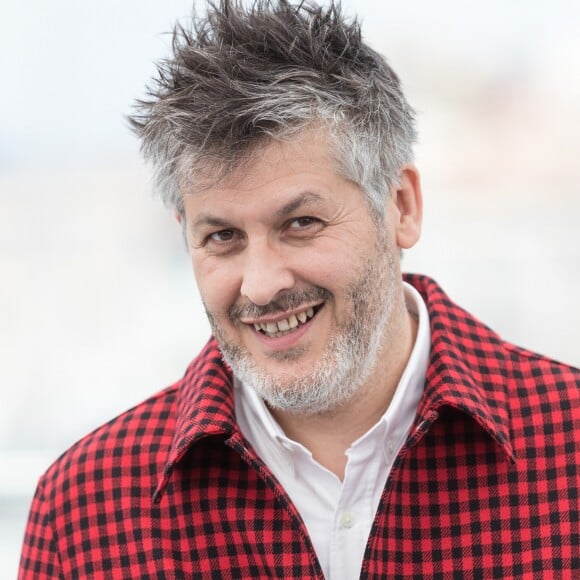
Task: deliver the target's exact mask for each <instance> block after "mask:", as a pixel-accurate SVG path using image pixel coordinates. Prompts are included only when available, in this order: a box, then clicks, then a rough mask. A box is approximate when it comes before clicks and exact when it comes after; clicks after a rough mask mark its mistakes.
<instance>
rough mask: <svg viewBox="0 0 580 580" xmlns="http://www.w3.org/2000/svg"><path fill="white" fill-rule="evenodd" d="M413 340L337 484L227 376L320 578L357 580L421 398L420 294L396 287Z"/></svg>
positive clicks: (426, 334) (423, 334)
mask: <svg viewBox="0 0 580 580" xmlns="http://www.w3.org/2000/svg"><path fill="white" fill-rule="evenodd" d="M404 290H405V300H406V305H407V309H408V310H409V312H411V313H412V314H414V315H415V316H417V318H418V330H417V338H416V340H415V344H414V346H413V350H412V352H411V356H410V357H409V360H408V362H407V366H406V367H405V370H404V372H403V374H402V376H401V379H400V381H399V384H398V385H397V389H396V391H395V394H394V396H393V399H392V401H391V404H390V405H389V408H388V409H387V410H386V412H385V414H384V415H383V416H382V417H381V418H380V419H379V421H378V422H377V423H376V424H375V425H374V426H373V427H372V428H371V429H370V430H369V431H367V432H366V433H365V434H364V435H362V436H361V437H359V439H357V440H356V441H355V442H354V443H353V444H352V445H351V446H350V448H349V449H348V450H347V451H346V455H347V458H348V459H347V464H346V470H345V474H344V481H342V482H341V481H340V480H339V478H338V477H337V476H336V475H335V474H334V473H332V472H331V471H329V470H328V469H326V468H325V467H323V466H322V465H320V464H319V463H318V462H317V461H316V460H314V459H313V457H312V454H311V453H310V451H309V450H308V449H306V447H304V446H303V445H301V444H300V443H297V442H296V441H293V440H292V439H289V438H288V437H286V435H285V434H284V432H283V431H282V429H281V427H280V425H278V423H277V422H276V420H275V419H274V418H273V417H272V415H271V413H270V412H269V411H268V408H267V407H266V405H265V404H264V402H263V401H262V400H261V399H260V398H259V397H258V395H257V394H256V392H255V391H254V390H253V389H252V388H250V387H249V386H247V385H244V384H242V383H241V382H240V381H239V380H237V379H235V378H234V387H235V408H236V418H237V421H238V424H239V426H240V429H241V430H242V433H243V434H244V435H245V436H246V438H247V439H248V441H249V442H250V443H251V444H252V445H253V446H254V448H255V450H256V452H257V453H258V455H259V456H260V458H261V459H262V460H263V461H264V463H265V464H266V465H267V466H268V467H269V468H270V470H271V471H272V473H273V474H274V475H275V476H276V478H277V479H278V481H279V482H280V483H281V484H282V486H283V487H284V489H285V490H286V492H287V493H288V495H289V496H290V499H291V500H292V502H293V503H294V505H295V506H296V508H297V510H298V512H299V513H300V515H301V516H302V519H303V520H304V523H305V524H306V528H307V529H308V533H309V536H310V539H311V541H312V544H313V546H314V549H315V550H316V554H317V556H318V560H319V562H320V564H321V566H322V570H323V572H324V576H325V578H326V579H327V580H352V579H353V578H358V577H359V576H360V571H361V566H362V561H363V557H364V552H365V548H366V544H367V541H368V537H369V533H370V530H371V526H372V523H373V520H374V518H375V514H376V511H377V508H378V505H379V501H380V498H381V494H382V491H383V489H384V487H385V484H386V481H387V477H388V475H389V472H390V470H391V466H392V464H393V461H394V459H395V457H396V456H397V454H398V452H399V451H400V449H401V447H402V446H403V444H404V442H405V440H406V438H407V435H408V433H409V430H410V428H411V425H412V423H413V420H414V418H415V414H416V412H417V407H418V405H419V401H420V399H421V395H422V394H423V388H424V385H425V375H426V373H427V366H428V363H429V350H430V346H431V332H430V328H429V314H428V312H427V307H426V306H425V302H424V301H423V298H422V297H421V295H420V294H419V293H418V292H417V291H416V290H415V289H414V288H413V287H412V286H410V285H409V284H407V283H404Z"/></svg>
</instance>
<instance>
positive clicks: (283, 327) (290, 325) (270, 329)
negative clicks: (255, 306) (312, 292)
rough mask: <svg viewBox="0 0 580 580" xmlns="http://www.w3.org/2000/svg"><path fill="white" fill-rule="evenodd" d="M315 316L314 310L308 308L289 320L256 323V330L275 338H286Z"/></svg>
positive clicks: (293, 315)
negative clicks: (285, 336)
mask: <svg viewBox="0 0 580 580" xmlns="http://www.w3.org/2000/svg"><path fill="white" fill-rule="evenodd" d="M313 316H314V308H308V309H307V310H303V311H302V312H299V313H298V314H292V315H291V316H289V317H288V318H285V319H284V320H279V321H278V322H267V323H263V322H256V323H254V328H255V329H256V330H257V331H258V332H260V331H261V332H265V333H267V334H269V335H271V336H273V337H274V338H278V337H279V336H284V335H285V334H288V333H289V332H290V331H292V330H294V329H295V328H296V327H297V326H298V325H299V324H300V323H302V324H304V323H305V322H306V321H307V320H309V319H310V318H312V317H313Z"/></svg>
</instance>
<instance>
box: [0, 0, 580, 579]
mask: <svg viewBox="0 0 580 580" xmlns="http://www.w3.org/2000/svg"><path fill="white" fill-rule="evenodd" d="M343 6H344V8H345V11H346V12H348V13H350V14H355V13H357V14H358V15H359V16H360V18H361V19H362V21H363V26H364V28H363V29H364V32H365V35H366V37H367V40H368V41H369V42H370V43H371V44H372V45H373V46H374V47H375V48H376V49H378V50H379V51H380V52H382V53H383V54H385V55H386V56H387V58H388V60H389V61H390V63H391V64H392V65H393V67H394V68H395V70H397V71H398V72H399V74H400V76H401V78H402V80H403V83H404V86H405V89H406V92H407V94H408V97H409V100H410V101H411V103H412V104H413V105H414V106H415V108H416V109H417V112H418V127H419V133H420V142H419V145H418V147H417V164H418V166H419V168H420V169H421V170H422V175H423V191H424V195H425V226H424V232H423V236H422V239H421V242H420V243H419V245H418V246H417V247H416V248H415V249H413V250H411V251H409V252H408V253H407V254H406V256H405V258H404V267H405V269H406V270H407V271H418V272H423V273H427V274H429V275H431V276H433V277H435V278H436V279H437V280H438V281H439V282H440V283H441V284H442V285H443V287H444V289H445V290H446V291H447V292H448V293H449V294H450V295H451V297H452V298H453V299H454V300H456V301H457V302H459V303H460V304H461V305H462V306H464V307H465V308H467V309H468V310H470V311H471V312H472V313H473V314H475V315H476V316H478V317H479V318H480V319H482V320H483V321H485V322H486V323H487V324H488V325H490V326H492V327H493V328H494V329H495V330H497V331H498V332H500V334H502V335H503V336H504V338H506V339H508V340H510V341H512V342H515V343H518V344H521V345H524V346H526V347H528V348H530V349H533V350H538V351H541V352H543V353H545V354H548V355H550V356H552V357H554V358H556V359H559V360H562V361H564V362H567V363H571V364H575V365H579V364H580V312H579V309H578V306H577V296H578V289H577V288H578V286H579V284H580V264H579V258H580V227H579V223H578V216H579V209H580V196H579V195H578V193H579V185H578V184H579V182H580V163H579V162H578V156H579V151H580V148H579V137H578V132H579V121H580V73H579V71H580V3H578V2H576V1H575V0H549V1H548V0H527V1H524V0H486V2H477V3H475V2H474V3H471V2H465V1H464V0H439V1H438V2H430V1H428V0H415V1H413V2H405V3H402V2H398V3H395V2H386V1H384V0H380V1H379V0H374V1H373V0H344V1H343ZM190 8H191V2H190V1H189V0H188V1H186V0H164V1H163V2H161V1H159V0H157V1H153V0H139V1H137V0H121V1H119V0H101V2H98V3H89V2H76V1H74V0H54V1H53V2H49V3H47V2H41V1H40V0H27V1H25V2H18V3H17V2H10V3H8V2H7V3H4V4H3V5H2V8H0V71H1V80H0V83H1V84H0V87H1V91H0V260H1V265H2V266H1V267H2V269H1V282H0V577H2V578H11V577H14V576H15V575H16V569H17V563H18V555H19V550H20V543H21V539H22V533H23V529H24V525H25V520H26V515H27V510H28V506H29V502H30V499H31V496H32V493H33V491H34V487H35V484H36V480H37V478H38V477H39V475H40V474H41V473H42V471H44V469H46V467H47V466H48V465H49V463H50V462H51V461H53V460H54V459H55V458H56V457H57V455H58V454H59V453H60V452H62V451H63V450H64V449H65V448H66V447H68V446H69V445H70V444H72V443H73V442H74V441H75V440H77V439H78V438H79V437H81V436H82V435H83V434H85V433H86V432H88V431H89V430H91V429H93V428H95V427H97V426H98V425H99V424H101V423H102V422H104V421H105V420H107V419H109V418H110V417H112V416H114V415H116V414H118V413H120V412H122V411H123V410H125V409H126V408H128V407H130V406H132V405H134V404H136V403H138V402H139V401H140V400H142V399H143V398H145V397H147V396H148V395H150V394H152V393H154V392H156V391H158V390H160V389H161V388H163V387H164V386H166V385H168V384H170V383H171V382H173V381H174V380H176V379H178V378H179V377H180V376H181V374H182V373H183V371H184V369H185V367H186V366H187V364H188V362H189V361H190V359H191V358H193V356H194V355H195V354H196V352H197V350H198V349H199V348H200V347H201V346H202V345H203V343H204V342H205V341H206V339H207V337H208V335H209V332H208V325H207V323H206V321H205V317H204V314H203V311H202V309H201V307H200V302H199V297H198V295H197V291H196V289H195V285H194V282H193V277H192V274H191V272H190V266H189V262H188V257H187V254H186V252H185V249H184V245H183V242H182V240H181V236H180V231H179V228H178V227H177V226H176V224H175V222H174V218H173V216H172V215H171V213H170V212H169V211H168V210H166V209H164V208H163V207H162V205H161V203H160V202H159V201H158V200H155V199H152V197H151V195H150V183H149V178H148V172H147V169H146V168H145V167H144V166H143V163H142V161H141V159H140V157H139V155H138V144H137V142H136V140H135V138H134V137H133V136H132V135H131V133H130V132H129V130H128V128H127V123H126V121H125V118H124V115H125V114H127V113H128V112H129V111H130V107H131V103H132V102H133V100H134V99H135V98H136V97H139V96H143V94H144V86H145V84H146V82H148V79H149V78H150V77H151V75H152V74H153V72H154V65H153V62H154V61H155V60H157V59H159V58H161V57H163V56H164V55H166V54H167V53H168V46H169V44H170V37H169V36H168V35H167V34H164V32H167V31H169V30H170V29H171V27H172V25H173V23H174V21H175V20H176V19H178V18H182V17H184V16H186V15H187V14H188V13H189V11H190Z"/></svg>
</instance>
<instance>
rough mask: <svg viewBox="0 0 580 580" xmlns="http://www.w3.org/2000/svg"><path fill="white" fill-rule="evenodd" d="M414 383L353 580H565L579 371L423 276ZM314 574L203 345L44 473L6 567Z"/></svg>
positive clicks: (298, 529)
mask: <svg viewBox="0 0 580 580" xmlns="http://www.w3.org/2000/svg"><path fill="white" fill-rule="evenodd" d="M408 280H409V281H410V282H411V283H412V284H413V285H414V286H415V287H416V288H417V289H418V290H419V291H420V292H421V294H422V295H423V297H424V299H425V301H426V303H427V305H428V309H429V314H430V322H431V332H432V348H431V361H430V366H429V370H428V373H427V381H426V387H425V393H424V396H423V399H422V401H421V403H420V406H419V409H418V413H417V417H416V420H415V423H414V427H413V428H412V431H411V434H410V436H409V438H408V440H407V442H406V444H405V445H404V447H403V449H402V450H401V452H400V453H399V456H398V457H397V459H396V461H395V463H394V466H393V469H392V471H391V474H390V476H389V479H388V482H387V484H386V487H385V490H384V493H383V496H382V500H381V503H380V506H379V509H378V512H377V515H376V518H375V521H374V524H373V527H372V530H371V534H370V538H369V541H368V545H367V549H366V553H365V557H364V563H363V568H362V571H361V577H363V578H429V579H434V578H502V579H507V578H538V579H540V578H541V579H546V578H564V579H571V578H580V537H579V534H580V526H579V521H578V512H579V502H580V500H579V498H578V493H579V490H580V406H579V382H580V378H579V377H580V374H579V372H578V371H577V370H575V369H572V368H569V367H566V366H564V365H561V364H559V363H556V362H553V361H551V360H547V359H545V358H542V357H540V356H538V355H536V354H533V353H531V352H527V351H524V350H521V349H519V348H516V347H515V346H513V345H511V344H506V343H505V342H503V341H502V340H501V339H500V338H499V337H498V336H497V335H496V334H494V333H493V332H492V331H491V330H489V329H488V328H486V327H485V326H483V325H482V324H481V323H479V322H478V321H477V320H475V319H474V318H472V317H471V316H470V315H469V314H467V313H466V312H465V311H463V310H461V309H460V308H459V307H457V306H455V305H454V304H453V303H452V302H451V301H450V300H449V299H448V298H447V297H446V296H445V294H444V293H443V292H442V290H441V289H440V288H439V287H438V286H437V285H436V284H435V283H434V282H433V281H431V280H429V279H428V278H425V277H420V276H409V277H408ZM47 577H49V578H54V577H62V578H107V579H109V578H114V579H116V578H126V579H145V578H155V579H159V578H167V579H174V578H203V579H205V578H215V579H221V578H286V579H288V578H300V579H301V580H304V579H308V578H322V572H321V569H320V566H319V564H318V561H317V559H316V554H315V552H314V550H313V548H312V544H311V542H310V540H309V538H308V535H307V532H306V529H305V527H304V525H303V523H302V521H301V519H300V516H299V515H298V513H297V512H296V509H295V507H294V506H293V505H292V503H291V502H290V499H289V498H288V496H287V495H286V494H285V492H284V489H282V487H281V486H280V485H279V484H278V483H277V481H276V480H275V479H274V477H273V476H272V474H271V473H270V471H269V470H268V468H267V467H266V466H265V465H264V464H263V463H262V462H261V461H260V459H259V458H258V457H257V456H256V454H255V452H254V451H253V450H252V448H251V446H250V445H249V443H248V442H247V441H246V440H245V439H244V437H243V436H242V434H241V433H240V431H239V430H238V428H237V426H236V422H235V418H234V405H233V398H232V385H231V375H230V373H229V371H228V369H227V368H226V367H225V366H224V363H223V362H222V360H221V357H220V353H219V351H218V349H217V347H216V345H215V343H214V342H210V343H209V344H208V345H207V346H206V348H205V349H204V350H203V352H202V353H201V354H200V355H199V356H198V357H197V358H196V359H195V360H194V361H193V363H192V364H191V366H190V367H189V369H188V370H187V373H186V375H185V377H184V378H183V379H182V380H181V381H179V382H178V383H176V384H175V385H173V386H172V387H170V388H169V389H167V390H164V391H162V392H161V393H159V394H158V395H156V396H154V397H152V398H150V399H149V400H147V401H145V402H144V403H141V404H140V405H138V406H137V407H135V408H134V409H131V410H130V411H128V412H126V413H125V414H123V415H121V416H120V417H117V418H116V419H114V420H113V421H111V422H110V423H107V424H106V425H104V426H102V427H100V428H99V429H97V430H96V431H94V432H93V433H91V434H90V435H88V436H87V437H85V438H84V439H82V440H81V441H80V442H78V443H77V444H76V445H74V446H73V447H72V448H71V449H69V450H68V451H67V452H66V453H65V454H64V455H63V456H62V457H60V459H58V460H57V461H56V463H55V464H54V465H53V466H52V467H51V468H50V469H49V470H48V471H47V473H46V474H45V475H44V476H43V477H42V478H41V480H40V482H39V485H38V490H37V492H36V496H35V498H34V501H33V505H32V508H31V512H30V519H29V523H28V528H27V530H26V536H25V540H24V548H23V552H22V560H21V568H20V578H21V579H26V578H34V579H38V578H47Z"/></svg>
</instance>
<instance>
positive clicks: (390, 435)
mask: <svg viewBox="0 0 580 580" xmlns="http://www.w3.org/2000/svg"><path fill="white" fill-rule="evenodd" d="M403 288H404V292H405V301H406V306H407V310H408V311H409V312H410V313H411V315H412V316H414V317H415V318H416V319H417V322H418V324H417V336H416V339H415V344H414V345H413V349H412V351H411V355H410V357H409V360H408V362H407V365H406V367H405V370H404V372H403V374H402V376H401V379H400V380H399V384H398V386H397V389H396V390H395V394H394V396H393V399H392V401H391V404H390V405H389V407H388V409H387V410H386V411H385V413H384V414H383V415H382V417H381V418H380V419H379V420H378V421H377V422H376V423H375V424H374V425H373V426H372V427H371V428H370V429H369V430H368V431H367V432H366V433H365V434H363V435H362V436H361V437H360V438H359V439H357V440H356V441H355V442H353V444H352V447H351V448H350V450H349V451H350V452H351V453H354V452H356V453H359V454H360V453H362V452H363V449H365V450H367V451H368V449H371V448H372V449H380V448H383V449H384V451H385V453H387V450H386V442H387V439H388V440H390V441H397V442H400V443H401V444H402V442H403V438H404V437H406V435H407V433H408V431H409V429H410V427H411V424H412V423H413V419H414V418H415V413H416V412H417V407H418V405H419V400H420V399H421V395H422V393H423V387H424V384H425V375H426V373H427V367H428V364H429V350H430V329H429V313H428V312H427V307H426V306H425V302H424V301H423V298H422V297H421V295H420V294H419V293H418V292H417V291H416V290H415V289H414V288H413V287H412V286H411V285H410V284H408V283H406V282H403ZM234 385H235V392H236V416H237V418H238V421H239V423H240V425H241V427H242V431H243V432H244V433H246V429H248V430H250V431H251V435H252V436H250V434H249V433H246V435H247V437H248V438H249V439H250V441H259V442H260V444H261V445H268V446H274V450H273V454H275V453H281V454H283V455H287V457H288V461H287V462H285V465H287V467H288V468H289V469H292V468H293V460H294V455H293V453H292V450H299V449H302V450H303V451H304V452H305V453H307V454H309V453H310V452H309V451H307V450H305V449H303V448H302V446H301V445H300V444H299V443H297V442H296V441H293V440H292V439H289V438H288V437H287V436H286V434H285V433H284V431H283V430H282V428H281V427H280V425H279V424H278V422H277V421H276V420H275V419H274V417H273V416H272V414H271V413H270V411H269V410H268V408H267V407H266V405H265V403H264V401H263V400H262V399H261V398H260V397H259V396H258V395H257V393H256V392H255V390H254V389H252V388H251V386H249V385H246V384H244V383H242V382H241V381H239V380H237V379H236V378H234ZM271 455H272V454H271Z"/></svg>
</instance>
